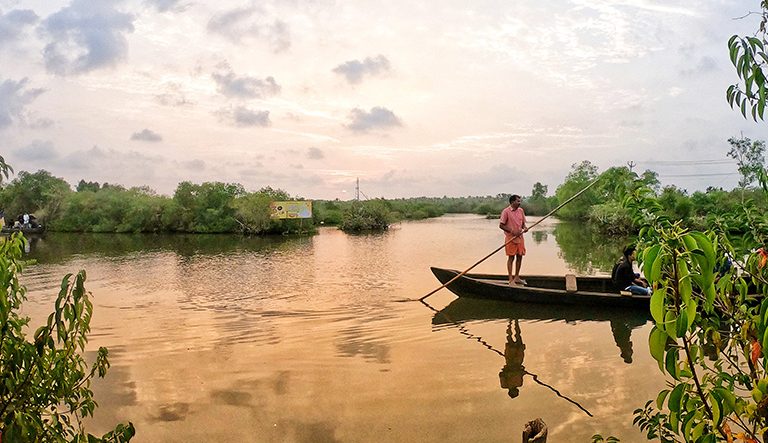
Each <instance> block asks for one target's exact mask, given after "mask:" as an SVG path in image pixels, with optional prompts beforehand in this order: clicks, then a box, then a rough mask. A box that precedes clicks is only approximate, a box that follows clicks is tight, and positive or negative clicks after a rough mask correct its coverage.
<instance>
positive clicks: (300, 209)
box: [269, 200, 312, 218]
mask: <svg viewBox="0 0 768 443" xmlns="http://www.w3.org/2000/svg"><path fill="white" fill-rule="evenodd" d="M269 209H270V214H271V215H270V216H271V217H272V218H312V201H310V200H297V201H282V202H280V201H278V202H272V203H270V204H269Z"/></svg>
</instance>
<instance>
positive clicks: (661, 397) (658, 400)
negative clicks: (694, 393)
mask: <svg viewBox="0 0 768 443" xmlns="http://www.w3.org/2000/svg"><path fill="white" fill-rule="evenodd" d="M667 395H669V389H663V390H662V391H661V392H659V395H658V396H656V408H658V409H659V410H661V409H662V408H663V407H664V400H665V399H666V398H667Z"/></svg>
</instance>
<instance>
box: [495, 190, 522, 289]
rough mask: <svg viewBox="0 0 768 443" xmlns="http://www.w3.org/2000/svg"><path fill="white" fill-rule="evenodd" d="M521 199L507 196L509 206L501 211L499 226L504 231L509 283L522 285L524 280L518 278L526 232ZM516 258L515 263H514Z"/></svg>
mask: <svg viewBox="0 0 768 443" xmlns="http://www.w3.org/2000/svg"><path fill="white" fill-rule="evenodd" d="M520 202H522V199H521V198H520V196H519V195H517V194H514V195H512V196H510V197H509V206H507V207H506V208H504V210H503V211H501V219H500V220H499V228H501V229H502V230H503V231H504V250H505V251H506V253H507V272H508V273H509V285H510V286H514V285H524V284H525V280H523V279H522V278H520V266H521V265H522V264H523V256H524V255H525V240H523V234H524V233H526V232H528V227H526V226H525V211H523V208H521V207H520ZM515 259H517V263H515Z"/></svg>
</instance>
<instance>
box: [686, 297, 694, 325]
mask: <svg viewBox="0 0 768 443" xmlns="http://www.w3.org/2000/svg"><path fill="white" fill-rule="evenodd" d="M684 312H685V319H686V320H687V322H688V324H687V325H686V327H685V328H686V329H687V330H690V329H691V326H693V322H694V320H696V299H695V298H689V299H688V302H686V304H685V311H684Z"/></svg>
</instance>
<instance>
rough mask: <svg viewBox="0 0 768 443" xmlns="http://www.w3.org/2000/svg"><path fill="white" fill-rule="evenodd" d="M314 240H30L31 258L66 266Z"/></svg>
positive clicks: (52, 236) (72, 236)
mask: <svg viewBox="0 0 768 443" xmlns="http://www.w3.org/2000/svg"><path fill="white" fill-rule="evenodd" d="M311 242H312V238H311V237H283V236H271V237H244V236H239V235H225V234H176V235H169V234H85V233H66V232H55V233H48V234H47V235H46V236H44V237H31V238H29V244H30V251H28V252H30V257H31V258H34V259H37V260H38V261H40V262H43V263H62V262H66V261H68V260H69V259H70V258H72V257H73V256H75V255H78V256H91V255H98V256H106V257H123V256H131V255H134V254H136V253H150V252H168V251H173V252H175V253H176V254H177V255H179V256H180V257H186V258H190V257H194V256H198V255H219V254H229V253H232V252H238V251H254V250H256V251H283V250H292V249H294V248H296V247H301V246H302V245H307V244H310V243H311Z"/></svg>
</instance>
